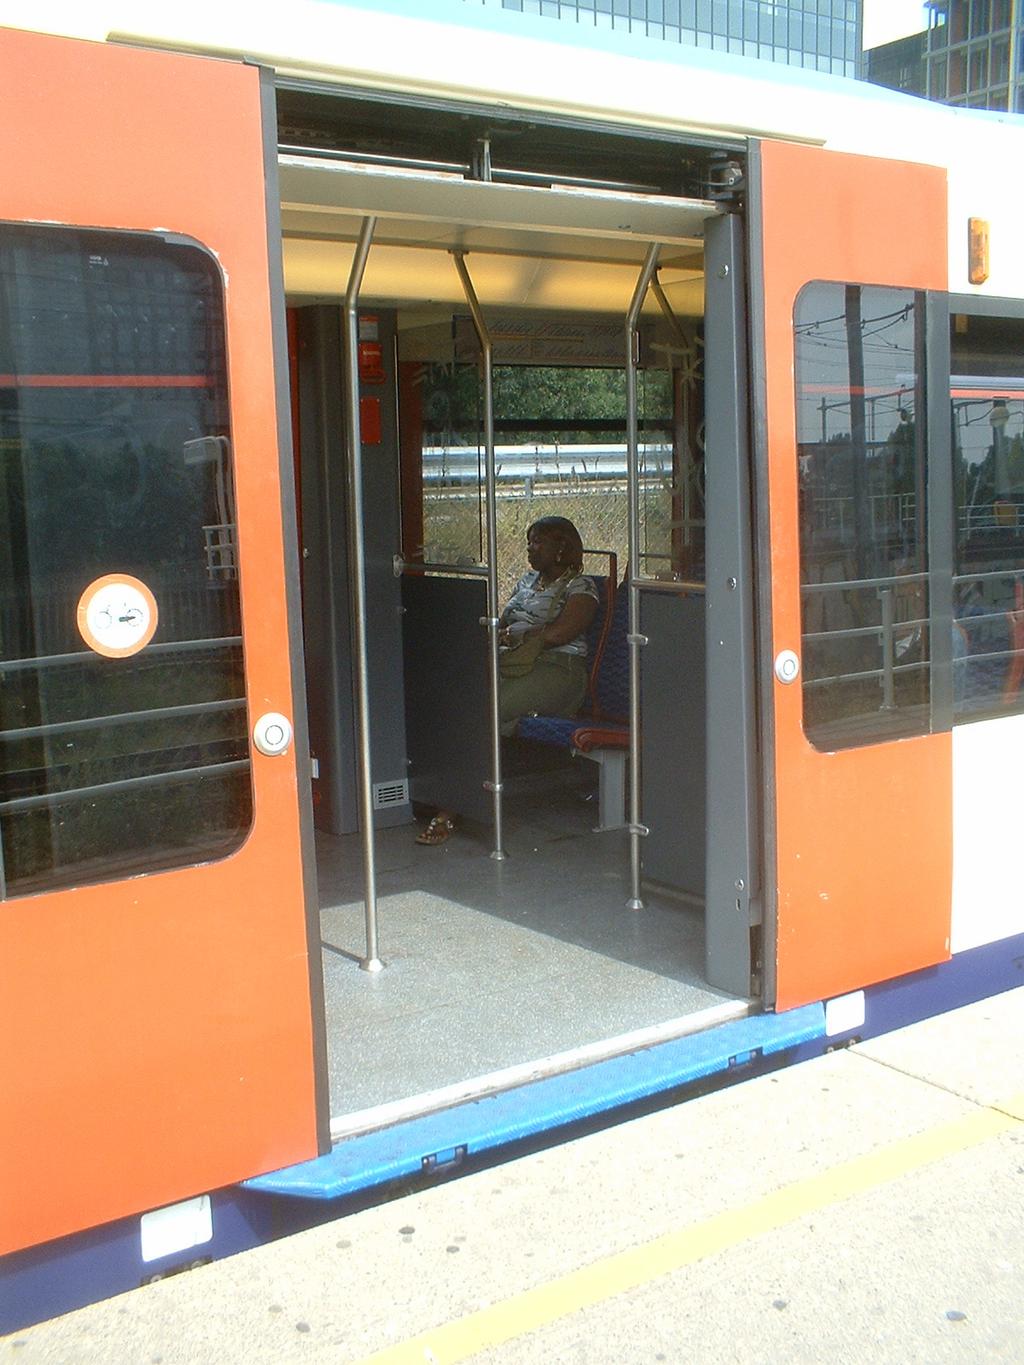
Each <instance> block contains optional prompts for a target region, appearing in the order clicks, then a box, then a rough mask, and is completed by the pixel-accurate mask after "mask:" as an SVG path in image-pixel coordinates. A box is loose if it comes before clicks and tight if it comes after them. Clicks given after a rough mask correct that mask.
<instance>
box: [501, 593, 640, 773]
mask: <svg viewBox="0 0 1024 1365" xmlns="http://www.w3.org/2000/svg"><path fill="white" fill-rule="evenodd" d="M594 582H595V583H596V584H597V586H598V589H599V591H600V594H601V605H600V607H599V609H598V611H597V614H596V615H595V617H594V620H593V621H592V622H591V625H590V629H589V630H588V631H587V657H588V658H589V659H590V661H591V665H590V686H589V687H588V689H587V700H586V701H585V702H584V704H583V709H582V710H581V711H580V714H579V715H578V716H574V717H572V718H567V717H563V716H524V717H523V718H522V720H520V722H519V725H518V727H517V729H516V734H517V735H518V736H519V738H520V739H531V740H536V741H537V742H538V743H541V744H553V745H556V746H558V747H559V748H566V749H568V748H573V747H576V748H580V751H581V752H583V753H586V752H589V750H590V748H595V749H596V748H599V747H608V748H623V747H628V745H629V731H628V730H626V731H625V732H624V733H625V742H624V743H623V742H622V741H621V740H620V738H619V735H620V729H619V727H618V726H616V725H615V724H614V722H622V721H625V720H626V719H627V717H628V714H629V653H628V649H627V645H626V635H627V633H628V631H629V593H628V592H627V591H626V590H625V588H622V587H620V588H619V589H618V590H617V591H615V600H614V602H613V604H612V614H611V620H610V621H609V619H608V595H609V580H608V579H603V578H595V579H594ZM609 721H611V722H613V725H612V728H611V730H610V731H608V733H610V734H613V735H614V738H613V740H612V741H610V743H609V744H608V745H606V746H602V745H600V744H598V743H596V742H595V743H593V744H591V745H590V746H589V748H587V749H584V748H583V747H582V746H580V745H577V744H576V742H575V738H574V736H575V734H576V732H577V731H580V730H582V729H590V730H593V732H594V734H597V733H602V732H604V730H605V729H606V727H607V722H609Z"/></svg>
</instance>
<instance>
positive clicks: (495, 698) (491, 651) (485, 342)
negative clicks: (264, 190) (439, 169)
mask: <svg viewBox="0 0 1024 1365" xmlns="http://www.w3.org/2000/svg"><path fill="white" fill-rule="evenodd" d="M451 254H452V259H453V260H454V262H455V268H456V270H457V271H458V272H459V279H460V280H461V281H462V288H463V292H464V293H465V295H466V302H467V303H468V304H469V311H470V313H471V314H472V316H473V326H474V327H475V329H476V334H477V339H478V341H479V342H480V352H481V359H482V361H483V378H484V480H485V508H486V522H487V616H486V617H485V618H484V620H483V621H482V622H481V624H482V625H486V627H487V644H488V664H489V668H490V684H491V687H490V692H491V695H490V713H491V717H490V718H491V781H490V783H489V784H485V785H489V786H490V790H491V796H492V798H493V811H494V848H493V849H492V851H491V857H492V858H494V859H495V861H497V862H501V861H503V859H504V858H505V847H504V837H503V830H502V800H501V798H502V781H501V694H500V688H501V674H500V665H499V655H498V628H499V625H500V620H499V607H498V526H497V488H496V485H495V477H494V374H493V369H494V367H493V357H494V349H493V346H492V345H491V334H490V332H489V330H488V328H487V323H486V321H485V320H484V315H483V310H482V309H481V307H480V301H479V299H478V298H477V296H476V290H475V289H474V288H473V281H472V279H471V278H470V274H469V270H468V268H467V266H466V253H465V252H464V251H453V252H452V253H451Z"/></svg>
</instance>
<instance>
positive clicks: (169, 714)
mask: <svg viewBox="0 0 1024 1365" xmlns="http://www.w3.org/2000/svg"><path fill="white" fill-rule="evenodd" d="M245 704H246V701H245V698H244V697H229V698H227V699H225V700H222V701H197V702H190V703H188V704H187V705H184V706H156V707H150V708H149V709H148V710H145V711H120V712H118V713H117V714H116V715H112V716H87V717H85V718H84V719H82V720H57V721H51V722H50V724H49V725H26V726H23V727H21V728H20V729H17V730H0V742H9V741H13V740H20V739H41V738H43V736H45V735H72V734H80V733H81V732H82V731H85V730H105V729H106V728H107V727H108V726H111V725H131V724H132V723H133V722H134V721H142V720H177V719H179V718H181V717H184V716H205V715H207V714H208V713H209V712H211V711H237V710H240V709H241V708H242V707H244V706H245Z"/></svg>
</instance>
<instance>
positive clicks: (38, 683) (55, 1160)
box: [0, 30, 327, 1252]
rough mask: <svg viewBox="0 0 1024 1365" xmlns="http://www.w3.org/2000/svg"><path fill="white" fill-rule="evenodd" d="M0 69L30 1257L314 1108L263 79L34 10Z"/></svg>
mask: <svg viewBox="0 0 1024 1365" xmlns="http://www.w3.org/2000/svg"><path fill="white" fill-rule="evenodd" d="M0 83H2V86H3V90H4V117H3V119H2V120H0V149H2V150H0V162H2V164H3V168H4V170H3V177H2V184H0V301H2V302H0V544H2V546H3V548H2V549H0V597H2V600H0V709H2V715H0V830H2V835H3V842H2V852H3V857H2V865H0V895H2V898H3V902H4V903H3V904H2V905H0V1038H2V1039H3V1044H2V1046H0V1093H2V1095H3V1117H2V1119H0V1132H2V1148H0V1251H3V1252H8V1251H11V1250H13V1249H16V1248H21V1247H25V1246H29V1245H32V1244H37V1243H40V1242H43V1241H46V1240H49V1239H52V1238H55V1237H57V1236H59V1235H62V1234H66V1233H70V1232H73V1231H75V1230H77V1229H81V1228H86V1227H91V1226H94V1225H97V1224H101V1223H105V1222H108V1221H109V1220H112V1219H114V1218H116V1217H119V1216H122V1215H127V1214H131V1213H134V1212H137V1211H140V1210H148V1209H153V1208H154V1207H156V1206H161V1205H166V1204H169V1203H171V1202H174V1201H179V1200H182V1199H184V1198H186V1197H190V1196H193V1195H196V1194H198V1193H200V1192H204V1191H210V1190H214V1189H216V1188H218V1187H222V1186H225V1185H227V1184H229V1183H232V1182H235V1181H237V1180H239V1179H242V1178H244V1177H247V1176H251V1175H253V1174H255V1173H257V1172H261V1171H265V1170H268V1169H272V1168H275V1167H280V1166H283V1165H286V1164H288V1163H291V1162H295V1161H299V1160H302V1159H305V1158H308V1157H311V1156H314V1155H316V1154H317V1152H318V1149H319V1148H320V1147H321V1146H322V1138H323V1126H324V1124H325V1122H326V1117H327V1116H326V1110H325V1108H324V1106H323V1104H322V1103H321V1102H320V1100H321V1097H320V1096H319V1095H318V1088H317V1087H318V1082H317V1070H318V1069H317V1065H316V1060H315V1054H316V1051H317V1041H316V1031H317V1027H318V1025H317V1024H316V1022H315V1021H316V1020H317V1019H318V1017H319V1011H318V1007H317V1001H316V994H317V990H318V980H319V977H318V973H319V960H318V957H313V959H312V961H314V962H316V967H315V969H314V970H311V965H310V963H311V958H310V953H309V942H310V934H309V921H308V919H307V897H309V898H311V899H312V898H315V887H314V885H313V882H312V877H311V875H310V873H309V871H308V869H306V868H304V857H305V856H306V854H305V852H304V851H305V850H306V849H308V847H309V839H308V837H307V836H308V830H307V828H306V824H305V820H306V817H305V814H304V811H303V808H302V802H301V800H300V799H299V797H298V796H297V792H300V791H306V790H308V786H307V783H306V781H305V775H304V774H302V773H301V771H297V763H298V764H301V761H302V755H303V753H304V752H305V748H306V746H305V723H304V719H303V717H302V716H301V715H300V714H299V708H300V706H301V705H302V697H303V689H302V686H301V676H300V671H299V670H300V666H301V665H300V660H299V657H298V653H297V648H298V647H297V645H296V640H297V639H298V638H299V619H298V608H297V583H298V575H297V567H296V561H295V551H294V546H289V545H288V544H287V539H286V535H285V533H284V532H283V530H282V527H283V526H285V525H290V524H291V523H292V522H293V517H292V515H291V512H290V508H289V506H288V504H287V499H290V498H291V497H292V496H293V495H292V494H291V492H290V491H289V492H287V493H285V494H282V487H285V488H287V487H288V483H289V480H290V475H289V474H288V472H287V471H288V460H287V458H286V459H284V460H282V459H281V452H282V449H283V451H284V454H285V455H286V456H287V454H288V452H287V440H288V437H287V432H286V430H284V431H282V425H281V416H282V413H283V412H285V411H286V410H287V404H286V402H282V397H283V395H282V393H281V391H280V386H279V385H280V375H281V373H282V369H281V367H280V366H277V367H275V347H276V344H277V342H278V340H279V339H280V338H279V335H278V328H279V324H282V323H283V307H282V308H281V310H280V311H278V310H277V304H276V302H274V303H272V300H277V301H280V300H281V298H282V293H281V288H280V281H279V278H278V266H277V256H278V250H279V246H278V235H277V233H276V230H268V214H269V215H270V219H269V221H270V222H271V223H273V222H274V220H275V218H276V213H277V200H276V181H275V175H276V137H275V135H274V131H273V115H274V111H273V91H272V88H271V87H270V85H269V83H268V82H267V81H266V79H265V77H264V76H263V75H261V73H260V71H259V70H257V69H256V68H255V67H252V66H245V65H242V64H232V63H227V62H215V61H207V60H202V59H198V58H193V57H190V56H179V55H171V54H166V53H160V52H151V51H144V50H133V49H129V48H126V47H124V48H119V47H115V46H107V45H102V44H91V43H82V42H75V41H67V40H64V39H57V38H49V37H43V36H40V35H38V34H30V33H23V32H14V31H11V30H5V31H0ZM299 777H302V779H303V780H302V781H301V782H300V781H299V780H298V778H299Z"/></svg>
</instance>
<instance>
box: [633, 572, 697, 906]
mask: <svg viewBox="0 0 1024 1365" xmlns="http://www.w3.org/2000/svg"><path fill="white" fill-rule="evenodd" d="M704 610H705V598H704V594H703V593H702V592H682V591H679V590H678V589H674V590H672V591H670V592H666V591H663V590H658V589H654V588H651V589H644V588H641V589H640V629H641V632H642V633H643V634H644V635H645V636H646V637H647V644H646V645H645V646H644V648H643V650H642V652H641V657H640V669H641V672H640V701H641V714H642V716H643V730H642V736H641V750H640V753H641V771H642V774H643V777H642V783H641V788H642V796H643V801H642V810H643V822H644V824H645V825H646V826H647V828H648V829H649V831H650V833H649V834H648V836H647V837H646V838H645V839H644V840H643V842H642V845H641V852H642V857H643V875H644V880H645V881H650V882H657V883H659V884H661V885H663V886H666V887H669V888H671V889H672V890H674V891H680V892H683V893H685V894H686V895H691V896H701V897H702V896H703V895H704V883H705V856H706V855H705V840H704V825H705V818H706V794H705V792H706V782H707V775H706V746H705V685H704V681H705V662H704V626H705V623H704Z"/></svg>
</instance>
